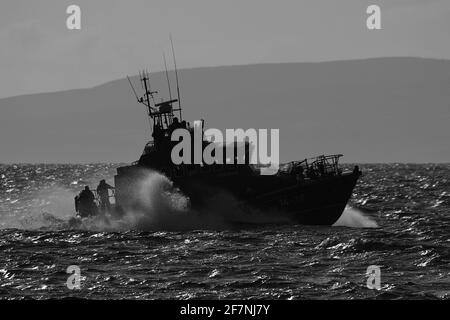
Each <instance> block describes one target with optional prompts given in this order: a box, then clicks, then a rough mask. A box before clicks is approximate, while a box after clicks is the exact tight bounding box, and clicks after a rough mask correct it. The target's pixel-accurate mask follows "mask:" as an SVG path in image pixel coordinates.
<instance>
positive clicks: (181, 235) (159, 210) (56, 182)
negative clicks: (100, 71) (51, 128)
mask: <svg viewBox="0 0 450 320" xmlns="http://www.w3.org/2000/svg"><path fill="white" fill-rule="evenodd" d="M116 167H117V165H106V164H97V165H95V164H92V165H8V166H6V165H3V166H2V165H0V298H3V299H4V298H24V297H25V298H38V299H40V298H63V297H77V298H137V299H142V298H145V299H153V298H158V299H160V298H179V299H185V298H228V299H233V298H279V299H305V298H306V299H310V298H325V299H333V298H339V299H342V298H382V299H383V298H385V299H395V298H430V299H446V298H449V297H450V287H449V282H448V279H449V277H450V267H449V265H450V243H449V241H448V234H449V231H450V230H449V222H450V217H449V215H448V214H449V212H450V192H449V191H448V190H450V165H432V164H430V165H364V166H361V168H362V170H363V172H364V175H363V176H362V178H361V180H360V181H359V182H358V185H357V187H356V189H355V192H354V194H353V196H352V200H351V202H350V204H349V207H348V208H346V210H345V211H344V214H343V216H342V217H341V219H340V220H339V221H338V222H337V223H336V225H335V226H334V227H311V226H296V225H291V224H275V225H273V224H268V225H263V226H260V227H256V228H242V229H232V228H227V227H226V225H224V224H225V222H224V220H225V219H222V218H223V217H224V216H225V217H226V214H230V211H233V210H234V209H233V202H232V201H231V199H229V198H226V195H220V196H221V197H224V198H222V199H221V200H222V201H221V203H227V205H228V206H220V207H218V208H217V206H216V207H214V202H213V203H211V208H208V209H209V210H211V211H212V213H213V214H212V215H211V217H212V218H211V220H208V219H206V220H205V219H197V218H196V215H197V214H199V213H197V212H191V211H189V209H188V208H187V206H186V201H187V200H188V199H186V198H185V197H184V196H183V195H182V194H181V193H179V192H178V191H177V190H176V189H175V188H173V185H172V184H171V182H170V181H169V180H167V179H166V178H165V177H163V176H159V175H150V176H149V179H148V180H147V182H146V185H147V187H148V188H150V189H151V190H153V193H152V192H147V191H151V190H147V191H146V192H145V197H149V198H144V200H145V199H147V200H148V201H149V208H148V209H149V210H145V211H146V212H145V213H143V212H129V213H128V214H127V216H126V218H124V219H123V220H122V221H120V223H117V224H111V223H108V222H107V221H95V220H94V221H87V222H86V224H85V225H84V226H83V227H82V228H70V227H68V220H69V219H70V217H71V216H72V215H73V195H74V194H76V193H77V192H78V191H79V190H81V189H82V188H83V186H84V185H85V184H90V185H91V186H93V185H94V183H95V182H97V181H99V180H100V179H101V178H105V179H107V180H108V179H111V177H112V176H113V174H114V171H115V168H116ZM109 182H110V183H112V181H109ZM232 213H233V214H236V213H235V212H232ZM237 214H239V213H237ZM254 219H257V221H263V220H264V219H267V217H265V216H264V215H260V216H258V215H257V216H256V217H254ZM186 226H189V227H188V228H186ZM224 226H225V227H224ZM183 227H184V228H183ZM73 264H74V265H79V266H80V268H81V272H82V277H83V278H82V279H83V280H82V289H81V290H77V291H71V290H68V289H67V288H66V286H65V282H66V280H67V276H68V275H67V274H66V268H67V267H68V266H69V265H73ZM370 265H377V266H380V268H381V290H369V289H368V288H367V287H366V281H367V277H366V270H367V267H368V266H370Z"/></svg>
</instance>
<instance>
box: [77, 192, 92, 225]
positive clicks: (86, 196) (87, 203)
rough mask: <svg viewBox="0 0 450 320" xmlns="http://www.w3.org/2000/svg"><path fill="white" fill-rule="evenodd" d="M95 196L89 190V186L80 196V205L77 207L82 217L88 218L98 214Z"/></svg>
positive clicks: (78, 200)
mask: <svg viewBox="0 0 450 320" xmlns="http://www.w3.org/2000/svg"><path fill="white" fill-rule="evenodd" d="M94 200H95V196H94V194H93V193H92V191H91V190H90V189H89V186H85V187H84V190H83V191H81V192H80V194H79V195H78V199H77V202H78V205H77V206H76V207H77V209H78V212H79V214H80V217H82V218H84V217H88V216H92V215H95V214H96V208H97V207H96V205H95V202H94Z"/></svg>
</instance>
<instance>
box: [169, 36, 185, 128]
mask: <svg viewBox="0 0 450 320" xmlns="http://www.w3.org/2000/svg"><path fill="white" fill-rule="evenodd" d="M170 44H171V45H172V55H173V64H174V65H175V79H176V81H177V95H178V108H179V109H180V120H182V119H183V116H182V114H181V98H180V84H179V82H178V69H177V59H176V58H175V50H174V48H173V40H172V35H170Z"/></svg>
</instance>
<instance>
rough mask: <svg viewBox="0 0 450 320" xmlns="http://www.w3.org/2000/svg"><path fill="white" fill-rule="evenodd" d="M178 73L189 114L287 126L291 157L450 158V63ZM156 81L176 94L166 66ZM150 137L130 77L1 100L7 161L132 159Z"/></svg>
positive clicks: (285, 148)
mask: <svg viewBox="0 0 450 320" xmlns="http://www.w3.org/2000/svg"><path fill="white" fill-rule="evenodd" d="M179 74H180V79H181V92H182V105H183V107H184V111H183V116H184V117H185V118H186V119H187V120H195V119H199V118H203V119H205V120H206V125H207V126H208V127H215V128H221V129H224V128H240V127H241V128H279V129H280V142H281V143H280V156H281V160H282V161H288V160H294V159H303V158H305V157H310V156H314V155H318V154H327V153H343V154H344V155H345V158H344V160H345V161H346V162H450V61H441V60H430V59H420V58H380V59H368V60H355V61H337V62H321V63H285V64H260V65H246V66H227V67H211V68H197V69H185V70H181V71H180V73H179ZM68 76H70V75H68ZM171 77H172V79H174V78H173V73H171ZM134 83H135V84H136V85H137V86H139V83H138V81H137V79H136V78H134ZM172 83H173V84H174V83H175V81H173V82H172ZM151 84H152V86H153V88H154V89H158V90H160V92H161V93H163V94H164V95H165V96H168V94H167V88H166V87H167V84H166V82H165V78H164V75H163V74H162V73H156V74H153V77H152V82H151ZM139 88H140V86H139ZM174 91H175V90H172V94H173V92H174ZM148 137H149V128H148V122H147V120H146V117H145V111H144V107H143V106H142V105H138V104H137V103H136V101H135V98H134V96H133V94H132V91H131V89H130V87H129V85H128V82H127V80H126V78H124V79H120V80H116V81H112V82H108V83H106V84H103V85H101V86H97V87H94V88H91V89H80V90H71V91H64V92H55V93H42V94H33V95H25V96H18V97H12V98H6V99H1V100H0V163H5V162H70V163H78V162H131V161H134V160H136V159H138V157H139V155H140V153H141V151H142V148H143V146H144V144H145V142H146V140H148Z"/></svg>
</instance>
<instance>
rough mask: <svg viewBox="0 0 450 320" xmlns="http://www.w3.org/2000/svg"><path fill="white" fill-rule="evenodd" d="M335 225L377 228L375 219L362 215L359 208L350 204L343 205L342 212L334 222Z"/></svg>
mask: <svg viewBox="0 0 450 320" xmlns="http://www.w3.org/2000/svg"><path fill="white" fill-rule="evenodd" d="M333 226H336V227H351V228H378V224H377V223H376V221H374V220H372V219H371V218H369V217H367V216H366V215H364V214H363V213H362V212H361V211H360V210H358V209H355V208H352V207H350V206H347V207H345V209H344V212H343V213H342V215H341V217H340V218H339V220H338V221H336V222H335V223H334V225H333Z"/></svg>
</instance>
